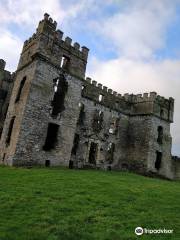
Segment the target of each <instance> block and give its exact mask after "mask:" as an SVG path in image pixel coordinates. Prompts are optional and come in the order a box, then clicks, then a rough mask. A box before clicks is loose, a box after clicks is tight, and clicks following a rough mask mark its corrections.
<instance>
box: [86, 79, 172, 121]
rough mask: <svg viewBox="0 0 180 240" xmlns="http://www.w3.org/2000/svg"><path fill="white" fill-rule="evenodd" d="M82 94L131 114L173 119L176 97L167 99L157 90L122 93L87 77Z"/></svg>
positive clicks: (167, 119)
mask: <svg viewBox="0 0 180 240" xmlns="http://www.w3.org/2000/svg"><path fill="white" fill-rule="evenodd" d="M82 96H83V97H86V98H88V99H91V100H93V101H95V102H96V103H99V104H102V105H104V106H106V107H109V108H112V109H114V110H117V111H122V112H125V113H129V114H130V115H137V114H138V115H139V114H141V115H146V114H154V115H156V116H158V117H160V118H162V119H164V120H166V121H170V122H172V121H173V111H174V99H173V98H171V97H170V98H169V99H166V98H164V97H161V96H159V95H157V93H156V92H150V93H144V94H136V95H134V94H128V93H125V94H124V95H121V94H119V93H117V92H116V91H113V90H112V89H110V88H108V87H106V86H103V85H102V84H101V83H97V81H95V80H92V79H91V78H89V77H87V78H86V80H84V81H83V90H82Z"/></svg>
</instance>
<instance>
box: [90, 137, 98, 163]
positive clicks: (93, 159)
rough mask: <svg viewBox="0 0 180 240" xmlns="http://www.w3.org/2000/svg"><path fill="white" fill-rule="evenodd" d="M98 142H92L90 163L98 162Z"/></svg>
mask: <svg viewBox="0 0 180 240" xmlns="http://www.w3.org/2000/svg"><path fill="white" fill-rule="evenodd" d="M97 150H98V144H97V143H95V142H91V145H90V150H89V163H91V164H96V157H97Z"/></svg>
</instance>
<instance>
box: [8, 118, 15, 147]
mask: <svg viewBox="0 0 180 240" xmlns="http://www.w3.org/2000/svg"><path fill="white" fill-rule="evenodd" d="M15 118H16V117H15V116H14V117H12V119H11V121H10V124H9V129H8V134H7V138H6V144H8V145H9V144H10V142H11V135H12V130H13V126H14V121H15Z"/></svg>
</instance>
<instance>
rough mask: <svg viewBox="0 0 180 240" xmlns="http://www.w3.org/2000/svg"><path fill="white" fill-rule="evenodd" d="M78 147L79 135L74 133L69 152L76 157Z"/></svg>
mask: <svg viewBox="0 0 180 240" xmlns="http://www.w3.org/2000/svg"><path fill="white" fill-rule="evenodd" d="M78 146H79V134H77V133H76V134H75V136H74V142H73V148H72V152H71V153H72V154H73V155H76V153H77V149H78Z"/></svg>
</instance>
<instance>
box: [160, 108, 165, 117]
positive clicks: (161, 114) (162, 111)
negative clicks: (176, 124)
mask: <svg viewBox="0 0 180 240" xmlns="http://www.w3.org/2000/svg"><path fill="white" fill-rule="evenodd" d="M160 117H162V118H163V117H164V110H163V109H161V110H160Z"/></svg>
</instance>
